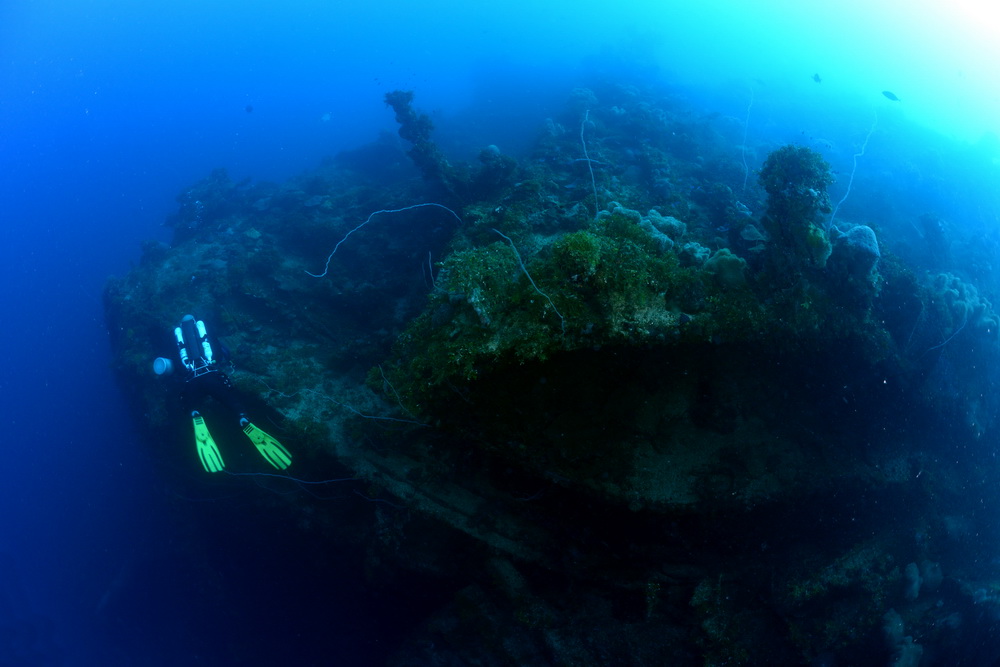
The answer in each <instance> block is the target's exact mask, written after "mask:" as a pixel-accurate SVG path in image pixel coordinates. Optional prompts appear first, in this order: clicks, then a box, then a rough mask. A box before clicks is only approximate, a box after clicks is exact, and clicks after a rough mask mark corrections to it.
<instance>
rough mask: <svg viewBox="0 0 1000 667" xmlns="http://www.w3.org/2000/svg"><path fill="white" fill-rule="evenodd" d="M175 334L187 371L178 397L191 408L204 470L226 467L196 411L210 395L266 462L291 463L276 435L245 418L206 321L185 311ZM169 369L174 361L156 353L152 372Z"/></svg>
mask: <svg viewBox="0 0 1000 667" xmlns="http://www.w3.org/2000/svg"><path fill="white" fill-rule="evenodd" d="M174 338H175V339H176V340H177V356H178V357H179V358H180V362H181V365H182V366H184V369H185V372H186V375H185V378H184V388H183V390H182V391H181V399H182V401H183V403H184V407H185V409H187V410H190V411H191V421H192V424H193V426H194V440H195V446H196V447H197V450H198V458H199V459H201V465H202V466H203V467H204V468H205V470H206V471H208V472H219V471H221V470H222V469H223V468H224V467H225V464H224V463H223V462H222V455H221V454H220V453H219V447H218V445H216V444H215V440H214V439H213V438H212V434H211V433H209V431H208V426H207V425H206V424H205V419H204V418H203V417H202V416H201V413H200V412H199V411H198V408H199V407H201V406H202V405H203V404H204V402H205V401H206V400H207V399H208V398H209V397H211V398H214V399H215V400H217V401H219V403H221V404H222V405H224V406H225V407H226V408H228V409H229V410H231V411H232V412H233V414H235V415H237V418H238V419H239V422H240V428H242V429H243V432H244V433H246V435H247V437H248V438H250V441H251V442H252V443H253V444H254V446H256V447H257V451H259V452H260V454H261V456H263V457H264V459H265V460H267V462H268V463H270V464H271V465H273V466H274V467H275V468H277V469H278V470H284V469H285V468H287V467H288V466H289V465H291V463H292V455H291V454H289V453H288V450H287V449H285V448H284V446H282V444H281V443H280V442H278V441H277V440H276V439H275V438H273V437H272V436H270V435H268V434H267V433H265V432H264V431H262V430H260V429H259V428H257V427H256V426H254V425H253V424H252V423H251V422H250V420H249V419H248V418H247V414H246V410H244V408H243V405H242V404H241V402H240V400H239V397H238V396H237V393H236V389H235V388H234V387H233V383H232V382H231V381H230V379H229V376H228V375H226V374H225V373H223V372H222V371H221V370H219V365H218V360H217V359H216V358H215V354H214V352H213V350H212V344H211V343H210V342H209V340H208V331H207V329H206V328H205V323H204V322H202V321H201V320H196V319H195V317H194V315H185V316H184V319H182V320H181V323H180V325H178V326H177V327H176V328H175V329H174ZM172 371H173V362H172V361H171V360H170V359H167V358H165V357H157V359H156V360H155V361H154V362H153V372H154V373H156V374H157V375H160V376H163V375H168V374H170V373H171V372H172Z"/></svg>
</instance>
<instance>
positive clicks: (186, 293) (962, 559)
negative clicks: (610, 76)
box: [105, 84, 1000, 665]
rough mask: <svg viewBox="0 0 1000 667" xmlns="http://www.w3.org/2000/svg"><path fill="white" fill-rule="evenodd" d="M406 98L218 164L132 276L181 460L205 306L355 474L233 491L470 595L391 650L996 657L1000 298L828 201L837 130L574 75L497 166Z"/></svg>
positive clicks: (137, 329)
mask: <svg viewBox="0 0 1000 667" xmlns="http://www.w3.org/2000/svg"><path fill="white" fill-rule="evenodd" d="M386 102H387V104H389V105H390V106H391V107H392V108H393V110H394V111H395V113H396V118H397V121H398V122H399V123H400V137H401V138H402V139H403V140H404V141H403V142H399V143H397V141H396V140H394V139H392V138H383V139H382V140H380V141H379V142H377V143H376V144H373V145H371V146H368V147H364V148H362V149H359V150H357V151H354V152H350V153H345V154H341V155H340V156H338V157H337V158H336V159H332V160H330V161H328V162H327V163H325V164H323V165H321V166H320V167H319V168H317V169H315V170H312V171H310V172H308V173H306V174H304V175H302V176H301V177H299V178H296V179H292V180H290V181H288V182H286V183H281V184H263V183H259V184H255V183H233V182H232V181H231V180H230V179H229V178H228V176H227V175H226V173H225V171H224V170H219V171H216V172H214V173H212V174H211V175H210V176H209V177H207V178H206V179H205V180H203V181H201V182H199V183H197V184H195V185H193V186H192V187H191V188H190V189H188V190H186V191H185V192H183V193H181V195H180V196H179V198H178V199H179V203H180V206H179V210H178V213H177V215H176V216H175V217H174V218H173V219H172V220H171V221H170V223H171V225H172V226H173V228H174V233H175V239H174V242H173V243H172V244H170V245H169V246H167V245H163V244H157V243H150V244H149V245H148V246H147V247H145V248H144V252H143V259H142V261H141V263H140V264H139V265H138V266H136V267H135V268H134V269H133V270H132V271H131V272H130V273H129V274H128V275H126V276H123V277H121V278H116V279H113V280H111V281H110V282H109V284H108V286H107V290H106V295H105V296H106V302H107V313H108V321H109V324H110V329H111V331H112V336H113V343H114V346H115V350H116V355H117V365H116V370H117V371H118V373H119V375H120V377H121V379H122V381H123V383H124V384H125V385H126V386H127V387H128V388H129V392H130V395H131V396H132V397H133V399H134V405H135V409H136V411H137V414H138V415H140V416H141V418H142V419H143V420H145V422H146V424H147V425H148V428H149V431H150V433H151V434H154V435H155V439H156V440H158V441H161V444H157V445H156V451H157V452H158V454H157V456H158V459H159V460H161V461H162V462H163V463H164V465H167V464H169V466H170V467H172V468H176V467H189V468H191V469H197V466H198V463H197V458H196V457H195V454H194V448H193V446H188V445H187V443H188V435H187V432H186V430H185V429H186V428H187V419H186V416H185V415H184V414H182V412H181V410H180V404H179V401H178V400H177V399H176V388H175V387H173V386H171V385H170V384H168V383H166V382H164V381H162V380H159V379H157V378H155V377H153V375H152V374H151V373H150V372H149V367H150V364H151V362H152V358H153V357H155V356H157V355H170V354H172V353H173V345H174V343H173V340H172V338H171V333H170V332H171V329H172V327H173V326H174V325H175V324H176V322H177V321H178V319H179V318H180V317H181V316H182V315H184V314H185V313H187V312H194V313H196V314H198V315H199V317H204V318H205V319H206V322H208V323H209V324H210V326H211V327H212V329H213V331H214V332H215V334H216V335H217V336H218V339H219V340H220V341H221V343H222V345H223V346H224V347H225V348H226V349H227V350H228V351H229V359H230V364H229V365H228V366H227V371H228V372H229V374H230V376H231V378H232V380H233V381H234V383H235V385H236V387H237V388H238V390H239V391H240V392H241V393H242V394H243V396H244V397H246V398H247V400H248V401H250V402H251V403H252V405H253V406H254V407H255V409H256V410H258V411H259V413H261V414H266V415H267V416H268V418H269V419H270V421H271V423H273V425H274V429H275V431H276V432H280V433H281V435H282V441H283V442H284V443H285V444H286V446H287V447H288V448H289V450H291V451H292V452H293V455H294V457H295V461H294V463H293V465H292V467H291V468H290V469H289V470H288V471H286V472H287V473H288V474H289V475H290V476H292V477H294V478H295V479H297V480H300V481H311V482H316V481H323V480H327V479H331V478H335V479H337V480H340V481H337V482H329V483H326V484H320V485H305V484H300V483H298V482H295V481H294V480H291V479H288V480H282V479H280V478H275V477H273V476H271V477H267V478H254V477H238V478H234V479H231V480H229V481H231V482H232V483H233V484H238V485H243V486H247V485H250V486H251V487H252V482H253V481H254V480H258V481H259V480H261V479H264V480H265V481H266V484H264V485H263V488H261V489H259V490H258V489H256V487H253V489H254V490H256V491H258V492H257V493H254V494H252V495H251V496H250V499H249V500H248V499H246V498H244V499H243V500H242V502H243V503H244V504H245V506H249V507H254V508H255V510H254V511H266V513H267V516H270V517H278V519H277V520H281V518H282V517H284V518H287V520H288V521H289V522H290V523H292V524H293V525H295V527H296V530H297V531H298V532H299V533H300V534H301V535H300V537H301V539H300V540H297V542H296V543H297V544H298V545H300V546H299V547H298V548H300V549H302V550H304V551H306V552H308V555H307V557H308V558H309V559H310V560H317V559H319V560H322V559H323V558H324V554H329V553H333V552H337V553H344V552H347V553H355V554H357V558H358V561H359V562H362V561H363V566H362V567H363V571H364V573H365V576H366V585H368V586H370V587H371V588H372V589H373V590H377V591H379V592H380V595H381V596H383V598H384V599H388V600H391V599H393V598H394V597H396V598H405V597H406V595H407V592H406V590H400V589H398V588H394V587H395V586H397V585H398V582H400V581H402V580H413V579H419V580H420V581H423V582H433V583H434V584H435V585H437V586H438V587H439V589H440V590H443V591H446V592H447V593H446V594H444V595H441V596H440V598H439V599H435V600H434V602H433V604H430V605H428V606H427V607H426V608H424V609H423V611H422V612H421V613H422V615H421V617H419V618H415V619H410V624H409V625H410V627H409V628H408V631H407V632H406V633H405V637H403V638H402V639H401V640H400V642H399V643H398V644H397V645H396V646H394V647H393V649H392V651H391V653H392V655H391V657H390V658H389V660H390V663H391V664H395V665H424V664H456V665H457V664H483V665H507V664H525V665H527V664H560V665H606V664H621V665H652V664H677V665H701V664H706V665H722V664H809V663H811V662H812V663H813V664H887V663H895V664H914V665H915V664H917V663H918V661H919V660H920V659H921V655H925V656H927V657H926V658H924V659H929V657H930V656H932V655H942V654H945V653H947V654H950V655H953V656H955V655H957V656H961V657H963V659H966V660H970V661H977V660H979V659H981V658H982V657H983V656H993V657H994V658H996V657H1000V638H996V637H992V636H991V635H989V634H988V633H986V632H985V630H984V628H985V627H987V626H988V624H990V623H993V622H994V619H996V618H1000V606H998V605H1000V602H998V601H1000V581H998V580H996V579H995V577H992V574H991V569H990V567H988V563H984V561H983V558H984V555H985V552H982V551H981V550H980V548H979V545H981V544H982V542H981V540H983V539H985V538H984V535H988V536H989V537H992V538H995V537H996V528H995V527H994V526H993V525H992V523H990V522H988V521H986V520H985V517H983V516H980V515H977V514H976V509H975V508H972V509H969V508H967V507H966V504H967V499H968V497H969V496H970V495H975V494H977V493H979V491H977V487H978V486H980V485H983V484H985V483H986V480H988V479H991V478H993V479H995V476H996V473H997V470H996V464H995V461H994V459H993V458H992V457H989V456H986V455H984V454H982V453H978V454H977V453H975V452H976V451H979V450H977V449H976V447H977V445H978V443H981V442H983V439H984V438H989V437H991V435H992V434H995V432H996V428H997V426H998V425H997V423H996V414H997V408H998V403H1000V401H998V400H997V399H996V398H995V396H994V394H993V392H992V387H993V385H992V381H991V380H990V378H991V377H992V376H991V374H992V373H994V372H995V370H996V367H997V366H996V362H997V359H998V351H1000V347H998V337H997V331H998V324H1000V317H998V315H997V314H996V313H995V312H994V310H993V308H992V306H991V304H990V301H989V296H991V294H990V292H989V286H985V285H984V286H982V288H980V287H979V286H977V285H976V284H974V283H973V282H972V281H971V280H969V278H968V276H967V275H964V274H962V273H961V271H960V270H959V267H957V266H956V267H951V266H947V265H941V266H938V267H936V268H935V270H933V271H928V270H926V268H925V267H921V266H917V265H914V264H913V263H912V262H907V261H904V260H902V259H900V258H899V257H898V256H897V255H896V254H894V253H893V251H892V247H893V243H892V238H891V234H890V233H889V232H886V231H884V230H883V227H882V225H881V224H880V220H878V219H867V218H864V219H862V218H858V219H851V218H845V217H844V216H843V215H841V216H839V217H837V218H836V219H835V220H833V221H831V219H830V214H831V212H832V211H833V208H834V207H833V205H832V203H831V199H830V194H829V192H828V188H829V187H830V186H831V184H832V183H833V182H834V176H833V174H832V173H831V170H830V167H829V165H828V164H827V163H826V161H825V160H824V159H823V157H822V156H821V155H820V154H819V153H817V152H815V151H813V150H811V149H809V148H805V147H800V146H772V147H761V148H762V149H764V148H766V159H763V160H762V163H761V164H759V165H756V167H757V169H756V171H755V170H754V169H753V166H751V168H748V169H745V168H744V165H743V164H742V163H741V158H743V159H745V157H746V155H745V153H744V154H742V155H741V152H740V150H738V149H736V148H734V144H733V138H732V137H731V136H729V135H731V134H733V128H731V127H729V128H727V127H725V126H724V125H720V124H719V121H717V120H714V119H702V118H700V117H698V116H696V115H694V114H693V112H691V111H690V110H687V109H684V108H682V107H680V106H679V105H678V104H677V103H676V102H674V101H671V100H670V99H668V98H662V97H658V96H657V95H656V94H654V93H653V92H651V91H641V90H639V89H637V88H634V87H628V86H616V85H610V84H609V85H603V86H595V90H593V91H591V90H585V89H579V90H576V91H574V92H573V94H572V95H570V99H569V102H568V104H567V106H566V109H565V111H564V113H563V114H562V116H560V117H556V118H550V119H547V120H546V119H539V127H538V140H537V142H536V144H535V148H534V151H533V154H531V155H530V156H524V157H521V158H520V159H515V158H513V157H511V156H508V155H505V154H503V153H502V152H501V151H500V150H499V149H498V148H496V147H494V146H489V147H486V148H484V149H482V151H481V153H480V154H479V159H478V161H477V162H476V163H474V164H471V165H469V164H459V163H457V162H451V161H449V160H448V159H447V158H446V157H445V156H444V154H443V153H442V151H441V150H439V148H438V147H437V146H436V144H435V143H434V141H433V135H432V130H433V128H432V126H431V123H430V121H429V119H428V118H427V117H426V116H425V115H424V114H422V113H421V112H420V111H419V110H418V109H416V108H415V107H414V100H413V96H412V94H409V93H402V92H396V93H391V94H390V95H388V96H387V98H386ZM727 132H728V133H729V134H727ZM737 134H738V132H737ZM737 138H738V137H737ZM404 152H407V153H408V156H407V155H404ZM331 252H332V254H329V253H331ZM325 262H326V264H324V263H325ZM942 383H946V384H947V387H946V388H945V387H943V386H942ZM992 437H995V436H992ZM220 440H222V438H220ZM240 444H242V443H240ZM222 447H223V449H224V453H225V454H226V456H227V462H229V463H230V469H231V471H233V472H239V473H272V472H273V471H270V470H266V469H264V468H263V467H261V466H262V465H263V463H262V462H260V461H257V460H254V459H251V458H250V457H249V456H248V457H246V458H243V457H242V456H241V454H240V453H239V452H240V447H239V444H237V443H236V441H235V440H234V441H233V442H223V443H222ZM205 475H206V476H208V473H205ZM991 476H992V477H991ZM187 484H191V482H187ZM270 491H279V492H280V493H271V492H270ZM246 504H248V505H246ZM247 511H251V510H249V509H248V510H247ZM306 545H308V546H306ZM397 603H398V600H397ZM984 624H985V625H984ZM664 656H670V659H669V661H668V662H664V659H665V658H664ZM969 664H973V662H970V663H969ZM976 664H982V663H976Z"/></svg>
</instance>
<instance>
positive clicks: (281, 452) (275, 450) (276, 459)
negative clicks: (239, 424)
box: [243, 422, 292, 470]
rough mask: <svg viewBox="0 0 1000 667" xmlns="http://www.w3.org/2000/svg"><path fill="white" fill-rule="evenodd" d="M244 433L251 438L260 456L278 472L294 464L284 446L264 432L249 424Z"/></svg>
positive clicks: (244, 428)
mask: <svg viewBox="0 0 1000 667" xmlns="http://www.w3.org/2000/svg"><path fill="white" fill-rule="evenodd" d="M243 432H244V433H246V434H247V437H248V438H250V442H252V443H253V444H254V446H255V447H257V451H258V452H260V455H261V456H263V457H264V459H266V460H267V462H268V463H270V464H271V465H273V466H274V467H275V468H277V469H278V470H284V469H285V468H287V467H288V466H290V465H291V464H292V455H291V454H289V453H288V450H287V449H285V447H284V445H282V444H281V443H280V442H278V441H277V440H275V439H274V438H273V437H271V436H270V435H268V434H267V433H265V432H264V431H262V430H260V429H259V428H257V427H256V426H254V425H253V424H251V423H250V422H247V423H246V426H244V427H243Z"/></svg>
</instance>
